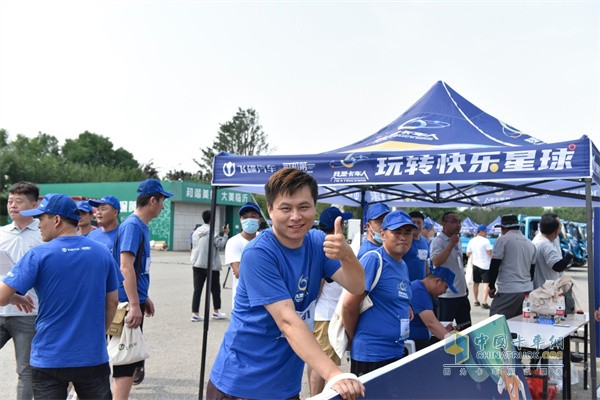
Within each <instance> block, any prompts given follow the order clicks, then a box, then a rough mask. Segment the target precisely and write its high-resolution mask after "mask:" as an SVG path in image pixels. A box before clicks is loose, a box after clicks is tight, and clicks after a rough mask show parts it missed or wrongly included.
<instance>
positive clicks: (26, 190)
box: [8, 181, 40, 201]
mask: <svg viewBox="0 0 600 400" xmlns="http://www.w3.org/2000/svg"><path fill="white" fill-rule="evenodd" d="M8 193H10V194H24V195H25V196H27V198H28V199H29V200H31V201H37V200H38V198H39V197H40V188H39V187H38V186H37V185H36V184H35V183H31V182H25V181H21V182H17V183H15V184H14V185H12V186H11V187H10V189H9V190H8Z"/></svg>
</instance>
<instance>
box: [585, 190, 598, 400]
mask: <svg viewBox="0 0 600 400" xmlns="http://www.w3.org/2000/svg"><path fill="white" fill-rule="evenodd" d="M585 211H586V222H587V225H586V230H587V248H588V258H587V270H588V308H589V319H590V322H589V326H590V334H589V338H590V369H591V379H590V380H591V388H590V396H591V398H592V399H595V398H596V387H597V386H598V383H597V374H596V327H597V324H596V321H595V319H594V311H595V310H596V293H595V287H594V286H595V276H594V275H595V271H594V239H595V238H594V237H593V229H592V228H593V225H592V224H593V209H592V179H591V178H586V179H585ZM596 218H600V215H597V216H596ZM586 345H587V344H586Z"/></svg>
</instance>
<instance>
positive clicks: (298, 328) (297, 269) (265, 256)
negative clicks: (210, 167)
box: [206, 168, 365, 399]
mask: <svg viewBox="0 0 600 400" xmlns="http://www.w3.org/2000/svg"><path fill="white" fill-rule="evenodd" d="M317 191H318V188H317V182H316V181H315V179H314V178H313V177H312V176H311V175H309V174H307V173H305V172H302V171H299V170H296V169H293V168H284V169H281V170H279V171H277V172H276V173H274V174H273V175H272V176H271V178H270V179H269V181H268V182H267V184H266V185H265V196H266V200H267V210H268V212H269V215H270V217H271V220H272V223H273V227H272V228H271V229H267V230H265V231H263V232H262V233H261V234H260V235H259V236H257V237H256V239H254V240H253V241H252V242H250V243H249V244H248V246H247V247H246V248H245V250H244V253H243V254H242V259H241V261H240V278H239V283H238V288H237V295H236V296H237V297H236V303H235V312H233V313H232V315H231V322H230V324H229V328H228V329H227V332H226V333H225V337H224V338H223V342H222V343H221V348H220V349H219V353H218V355H217V358H216V360H215V363H214V364H213V368H212V371H211V374H210V380H209V382H208V386H207V390H206V397H207V399H224V398H231V397H240V398H254V399H258V398H259V399H292V398H295V399H298V398H299V394H300V391H301V389H302V388H301V386H302V373H303V370H304V363H305V362H306V363H307V364H308V365H309V366H310V367H311V368H313V369H314V370H315V371H317V372H318V373H319V375H321V376H322V377H323V378H324V379H325V380H327V381H330V383H329V385H328V386H329V387H331V388H333V389H334V390H336V391H337V392H338V393H339V394H340V395H341V397H342V398H344V399H356V398H357V397H359V396H360V395H363V394H364V386H363V385H362V383H361V382H360V381H358V380H357V379H356V376H354V375H351V374H342V372H341V371H340V369H339V368H338V367H337V366H336V365H335V364H334V363H333V361H331V360H330V359H329V357H327V355H326V354H325V353H324V352H323V350H321V347H320V346H319V344H318V343H317V341H316V340H315V338H314V336H313V333H312V325H313V321H314V310H315V302H316V298H317V295H318V293H319V288H320V284H321V279H322V278H330V279H333V280H334V281H336V282H338V283H340V284H341V285H342V286H343V287H345V288H346V289H347V290H348V291H350V292H351V293H355V294H361V293H363V292H364V288H365V278H364V270H363V268H362V266H361V264H360V263H359V262H358V260H357V259H356V257H355V256H354V253H353V252H352V249H351V248H350V246H349V245H348V244H347V243H346V240H345V239H344V236H343V234H342V221H341V218H338V221H336V228H335V230H334V233H333V234H332V235H328V236H325V234H324V233H323V232H322V231H318V230H314V229H311V228H312V226H313V223H314V219H315V213H316V209H315V206H316V202H317Z"/></svg>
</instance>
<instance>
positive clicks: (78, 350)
mask: <svg viewBox="0 0 600 400" xmlns="http://www.w3.org/2000/svg"><path fill="white" fill-rule="evenodd" d="M21 214H22V215H26V216H37V217H38V218H39V220H40V223H39V228H40V232H41V234H42V240H43V241H44V242H47V243H44V244H40V245H39V246H36V247H34V248H32V249H31V250H29V251H28V252H27V253H26V254H25V255H24V256H23V258H21V260H20V261H19V262H18V263H17V264H16V265H15V266H14V267H13V269H12V270H11V271H10V272H9V273H8V274H7V276H6V278H4V282H3V283H0V305H1V306H4V305H6V304H8V302H10V303H11V304H14V305H16V306H17V307H19V309H21V310H23V311H26V312H31V309H32V307H33V303H32V302H31V298H30V297H29V296H28V295H25V296H21V295H19V294H17V292H18V293H27V291H28V290H29V289H31V288H34V289H35V291H36V293H37V295H38V298H39V310H38V316H37V319H36V334H35V337H34V338H33V343H32V345H31V359H30V363H31V366H32V368H33V395H34V398H36V399H38V398H39V399H60V398H63V399H66V398H67V388H68V385H69V382H72V383H73V386H74V388H75V391H76V392H77V395H78V396H79V398H82V399H112V394H111V391H110V366H109V364H108V352H107V351H106V337H105V332H106V328H107V327H108V325H110V322H111V321H112V319H113V317H114V315H115V311H116V308H117V288H118V287H119V280H118V277H117V274H116V266H115V261H114V259H113V257H112V255H111V254H110V252H109V251H108V249H107V248H106V246H104V245H103V244H101V243H98V242H95V241H93V240H90V239H88V238H86V237H85V236H80V235H77V221H78V220H79V216H78V215H77V205H76V204H75V202H74V201H73V199H71V198H70V197H68V196H66V195H64V194H48V195H46V196H45V197H44V199H43V200H42V201H41V202H40V204H39V206H38V207H37V208H36V209H33V210H27V211H21Z"/></svg>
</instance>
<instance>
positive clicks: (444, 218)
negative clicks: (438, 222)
mask: <svg viewBox="0 0 600 400" xmlns="http://www.w3.org/2000/svg"><path fill="white" fill-rule="evenodd" d="M450 214H454V215H458V214H457V213H456V211H446V212H445V213H444V215H442V222H446V220H447V219H448V215H450Z"/></svg>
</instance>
